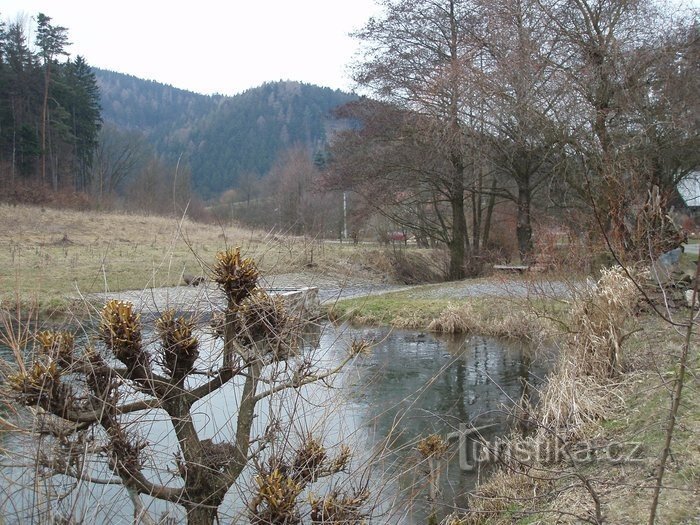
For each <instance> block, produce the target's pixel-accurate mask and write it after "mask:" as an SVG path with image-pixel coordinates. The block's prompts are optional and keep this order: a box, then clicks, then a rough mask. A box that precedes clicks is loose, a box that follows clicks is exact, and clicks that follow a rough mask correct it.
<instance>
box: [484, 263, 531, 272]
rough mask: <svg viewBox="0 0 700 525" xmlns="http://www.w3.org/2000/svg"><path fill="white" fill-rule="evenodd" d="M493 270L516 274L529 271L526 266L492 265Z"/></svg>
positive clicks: (528, 267)
mask: <svg viewBox="0 0 700 525" xmlns="http://www.w3.org/2000/svg"><path fill="white" fill-rule="evenodd" d="M493 269H494V270H500V271H503V272H518V273H523V272H525V271H527V270H529V269H530V266H528V265H527V264H494V265H493Z"/></svg>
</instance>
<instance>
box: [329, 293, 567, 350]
mask: <svg viewBox="0 0 700 525" xmlns="http://www.w3.org/2000/svg"><path fill="white" fill-rule="evenodd" d="M485 282H488V281H485V280H478V281H476V280H475V281H469V283H470V284H475V285H477V286H478V285H479V283H485ZM454 286H460V284H450V283H446V284H440V285H425V286H415V287H412V288H410V289H408V290H403V291H398V292H391V293H385V294H382V295H373V296H368V297H361V298H355V299H347V300H343V301H339V302H338V303H336V304H334V305H333V306H332V307H331V308H330V310H329V316H330V317H331V318H332V319H334V320H340V321H347V322H350V323H353V324H364V325H376V326H379V325H388V326H394V327H396V328H411V329H420V330H429V331H434V332H446V333H469V332H471V333H478V334H480V335H491V336H497V337H512V338H520V339H522V338H525V339H539V338H541V337H542V336H544V335H546V333H548V332H549V330H550V329H551V323H552V320H553V319H556V318H557V317H559V316H560V315H561V314H562V313H563V312H564V311H566V310H567V308H568V305H567V302H566V301H565V300H563V299H560V298H557V297H544V296H542V297H538V298H527V297H516V296H511V297H503V296H497V295H482V296H478V297H467V298H460V299H454V298H445V297H441V290H443V291H449V290H450V289H451V288H453V287H454ZM447 295H448V296H449V294H447Z"/></svg>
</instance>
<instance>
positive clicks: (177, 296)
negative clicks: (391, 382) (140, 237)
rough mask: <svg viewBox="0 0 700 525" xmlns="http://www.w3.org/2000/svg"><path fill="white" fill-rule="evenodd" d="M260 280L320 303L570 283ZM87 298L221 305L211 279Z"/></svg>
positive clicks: (527, 291) (564, 290)
mask: <svg viewBox="0 0 700 525" xmlns="http://www.w3.org/2000/svg"><path fill="white" fill-rule="evenodd" d="M262 284H263V285H264V286H265V288H267V289H269V290H271V291H288V290H294V289H299V288H303V287H307V286H311V287H317V288H318V289H319V299H320V302H321V304H330V303H333V302H334V301H337V300H340V299H348V298H351V297H361V296H366V295H376V294H383V293H388V292H394V291H406V292H407V293H408V295H409V296H410V297H415V298H420V299H426V298H427V299H431V298H434V299H454V300H458V299H464V298H469V297H483V296H492V297H513V296H516V297H528V296H538V295H542V296H549V297H552V296H556V297H566V296H568V295H569V294H570V290H571V285H570V284H568V283H564V282H563V281H531V280H523V279H507V278H506V279H489V280H485V279H474V280H464V281H458V282H451V283H440V284H434V285H424V286H406V285H395V284H387V283H381V282H377V281H376V280H370V279H367V280H363V279H358V278H348V277H332V276H327V275H319V274H313V273H289V274H280V275H273V276H268V277H266V278H264V279H263V281H262ZM89 299H90V300H91V301H95V302H97V303H101V302H104V301H106V300H108V299H119V300H125V301H130V302H132V303H134V305H135V306H136V307H137V308H138V309H139V310H140V311H141V312H144V313H148V312H151V313H153V314H156V313H157V312H161V311H163V310H164V309H166V308H174V309H175V310H178V311H185V312H202V311H206V310H207V306H208V305H210V304H212V303H213V304H215V305H223V304H224V298H223V295H222V294H221V292H220V291H219V290H218V289H217V287H216V286H215V285H214V284H213V283H204V284H202V285H200V286H196V287H194V286H175V287H169V288H151V289H145V290H133V291H126V292H118V293H109V294H104V293H99V294H91V295H90V297H89Z"/></svg>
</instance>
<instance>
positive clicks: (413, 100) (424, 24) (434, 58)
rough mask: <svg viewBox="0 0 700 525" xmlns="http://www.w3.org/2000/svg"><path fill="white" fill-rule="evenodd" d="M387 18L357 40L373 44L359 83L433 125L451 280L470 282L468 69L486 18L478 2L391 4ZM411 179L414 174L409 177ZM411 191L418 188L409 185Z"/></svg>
mask: <svg viewBox="0 0 700 525" xmlns="http://www.w3.org/2000/svg"><path fill="white" fill-rule="evenodd" d="M381 5H382V6H383V7H384V10H385V11H384V16H383V17H382V18H381V19H371V20H370V21H369V23H368V24H367V25H366V26H365V27H364V28H363V29H362V30H361V31H359V32H358V33H357V34H356V36H357V37H358V38H359V39H360V40H361V41H362V42H363V43H364V44H365V54H364V57H363V59H362V61H361V62H359V63H358V64H357V67H356V70H355V75H354V78H355V80H356V81H357V82H358V83H359V84H360V85H361V86H363V87H364V88H366V89H368V90H369V91H370V92H371V93H372V94H373V95H374V96H376V97H378V98H379V99H381V100H383V101H385V102H389V103H392V104H394V105H396V106H397V107H399V108H402V109H405V110H410V111H412V112H415V113H417V114H419V115H421V116H422V117H423V120H422V122H424V123H430V124H431V125H430V126H429V128H426V129H429V132H428V133H427V134H425V135H424V138H423V139H422V140H423V142H427V141H428V139H429V140H430V141H431V142H432V145H433V150H434V152H435V153H439V154H440V155H441V156H442V157H443V159H444V161H443V162H440V163H439V165H433V166H432V168H438V169H439V170H440V171H439V172H436V173H435V175H436V176H435V178H434V184H435V185H439V186H440V194H441V195H442V196H445V197H446V198H447V203H448V204H449V209H450V213H449V216H447V217H444V218H443V219H444V224H445V226H446V227H447V229H448V231H449V238H448V239H447V244H448V246H449V251H450V269H449V274H450V277H451V278H453V279H459V278H462V277H463V276H464V275H465V261H466V259H467V257H468V252H469V248H470V246H469V236H468V231H467V221H466V215H465V211H466V210H465V186H466V184H465V179H466V177H467V176H468V175H469V173H468V168H469V167H470V166H471V163H470V162H469V160H470V159H469V153H470V151H471V150H470V148H468V147H467V145H468V144H469V143H470V140H471V129H472V122H469V120H468V116H469V115H470V114H471V113H472V112H471V111H470V109H469V108H470V106H471V105H472V104H473V103H474V101H473V100H472V99H471V96H472V93H471V91H470V89H469V84H468V82H467V78H466V73H467V72H468V71H469V68H468V67H466V65H468V64H469V63H471V62H472V61H473V60H474V59H475V54H474V48H473V46H472V37H473V34H474V31H475V26H476V24H478V21H479V16H478V13H477V12H476V10H475V6H474V3H473V2H466V1H461V0H430V1H426V2H411V1H407V0H385V1H383V2H381ZM405 175H406V177H411V176H412V174H411V171H410V170H407V171H406V172H405ZM406 186H410V181H407V183H406Z"/></svg>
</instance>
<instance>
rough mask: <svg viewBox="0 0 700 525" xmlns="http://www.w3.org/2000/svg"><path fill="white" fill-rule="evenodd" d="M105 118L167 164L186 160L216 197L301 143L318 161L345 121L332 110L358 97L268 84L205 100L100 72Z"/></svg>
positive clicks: (203, 189) (201, 187)
mask: <svg viewBox="0 0 700 525" xmlns="http://www.w3.org/2000/svg"><path fill="white" fill-rule="evenodd" d="M94 72H95V75H96V78H97V83H98V85H99V88H100V93H101V104H102V108H103V119H104V121H105V122H106V123H108V124H113V125H115V126H117V127H118V128H121V129H125V130H132V131H133V130H136V131H139V132H141V133H143V135H144V136H145V137H146V138H147V140H148V142H149V143H151V144H152V145H153V147H154V148H155V150H156V152H157V153H158V154H159V155H160V156H162V157H163V158H165V159H169V160H171V161H176V160H177V159H181V160H182V162H184V163H185V164H186V165H188V166H189V168H190V170H191V173H192V178H191V180H192V185H193V188H194V190H195V191H196V192H197V193H199V195H200V196H202V197H204V198H211V197H213V196H215V195H216V194H218V193H220V192H223V191H225V190H226V189H229V188H232V187H236V185H237V182H238V180H239V179H240V177H241V175H243V174H246V175H247V174H254V175H255V176H257V177H260V176H262V175H264V174H265V173H267V171H268V170H269V169H270V168H271V167H272V165H273V163H274V162H275V160H276V159H277V158H278V157H279V156H280V154H281V153H282V152H284V151H285V150H287V149H289V148H290V147H292V146H298V145H302V146H304V147H306V148H307V149H308V150H309V154H310V155H312V154H313V153H314V152H315V151H318V150H320V149H322V148H323V146H324V144H325V143H326V140H327V138H328V136H329V135H330V134H331V133H332V132H333V130H334V129H336V128H337V127H338V126H340V127H343V126H344V125H345V124H344V123H343V122H337V121H334V119H333V118H332V117H331V113H332V110H333V109H334V108H336V107H338V106H340V105H342V104H345V103H347V102H349V101H351V100H354V99H356V98H357V97H356V96H355V95H352V94H349V93H345V92H343V91H339V90H332V89H330V88H324V87H319V86H315V85H310V84H303V83H299V82H289V81H280V82H269V83H266V84H263V85H262V86H259V87H256V88H252V89H249V90H247V91H245V92H243V93H241V94H239V95H236V96H233V97H226V96H223V95H200V94H197V93H192V92H189V91H185V90H181V89H177V88H174V87H172V86H168V85H165V84H160V83H158V82H154V81H150V80H142V79H139V78H137V77H134V76H131V75H125V74H122V73H115V72H112V71H106V70H102V69H94Z"/></svg>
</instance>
